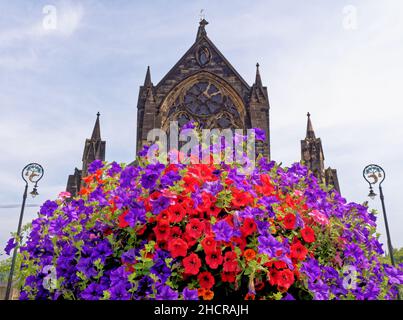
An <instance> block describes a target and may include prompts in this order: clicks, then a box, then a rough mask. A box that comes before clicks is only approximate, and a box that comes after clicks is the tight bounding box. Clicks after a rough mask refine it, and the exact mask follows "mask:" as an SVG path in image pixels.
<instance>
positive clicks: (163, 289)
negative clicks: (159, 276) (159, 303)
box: [155, 285, 179, 300]
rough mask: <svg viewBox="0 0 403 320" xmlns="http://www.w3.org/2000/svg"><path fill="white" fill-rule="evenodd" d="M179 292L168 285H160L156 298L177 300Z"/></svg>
mask: <svg viewBox="0 0 403 320" xmlns="http://www.w3.org/2000/svg"><path fill="white" fill-rule="evenodd" d="M178 296H179V295H178V293H177V292H176V291H174V290H172V289H171V287H169V286H167V285H160V286H158V287H157V294H156V295H155V299H156V300H177V299H178Z"/></svg>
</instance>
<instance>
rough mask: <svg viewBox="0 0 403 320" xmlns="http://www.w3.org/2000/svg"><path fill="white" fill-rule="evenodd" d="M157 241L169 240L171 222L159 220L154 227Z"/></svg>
mask: <svg viewBox="0 0 403 320" xmlns="http://www.w3.org/2000/svg"><path fill="white" fill-rule="evenodd" d="M153 230H154V233H155V236H156V238H157V241H162V240H167V239H168V238H169V233H170V232H169V231H170V228H169V223H168V222H165V221H164V222H159V223H157V225H156V226H155V227H154V228H153Z"/></svg>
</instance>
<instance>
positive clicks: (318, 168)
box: [301, 112, 340, 193]
mask: <svg viewBox="0 0 403 320" xmlns="http://www.w3.org/2000/svg"><path fill="white" fill-rule="evenodd" d="M301 161H302V162H303V163H304V164H305V165H306V166H307V167H308V169H309V170H310V171H312V173H313V174H314V175H315V176H316V178H317V179H318V181H319V183H325V184H326V185H327V186H330V185H332V186H333V187H334V188H335V189H336V190H337V191H338V192H339V193H340V187H339V180H338V178H337V171H336V170H335V169H332V168H330V167H329V168H327V169H325V156H324V153H323V148H322V141H321V139H320V138H316V136H315V131H314V130H313V125H312V120H311V114H310V113H309V112H308V113H307V125H306V136H305V139H304V140H301Z"/></svg>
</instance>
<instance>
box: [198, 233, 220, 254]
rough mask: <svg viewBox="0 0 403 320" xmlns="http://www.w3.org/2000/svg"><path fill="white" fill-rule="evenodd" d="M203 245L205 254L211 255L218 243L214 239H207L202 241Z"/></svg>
mask: <svg viewBox="0 0 403 320" xmlns="http://www.w3.org/2000/svg"><path fill="white" fill-rule="evenodd" d="M201 245H202V247H203V249H204V252H206V254H209V253H211V252H213V251H215V250H216V247H217V242H216V241H215V240H214V237H205V238H204V239H203V240H202V242H201Z"/></svg>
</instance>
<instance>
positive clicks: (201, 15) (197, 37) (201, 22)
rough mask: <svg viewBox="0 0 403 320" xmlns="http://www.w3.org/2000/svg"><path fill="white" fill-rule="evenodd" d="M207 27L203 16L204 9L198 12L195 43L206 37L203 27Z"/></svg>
mask: <svg viewBox="0 0 403 320" xmlns="http://www.w3.org/2000/svg"><path fill="white" fill-rule="evenodd" d="M207 25H208V21H207V20H206V18H205V16H204V9H201V10H200V21H199V29H198V30H197V36H196V41H197V40H199V39H200V38H201V37H203V36H206V35H207V32H206V29H205V27H206V26H207Z"/></svg>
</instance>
